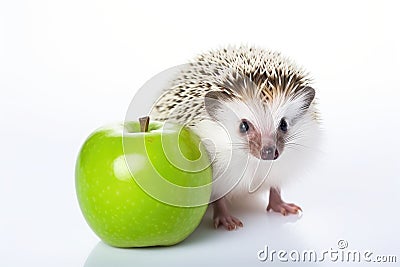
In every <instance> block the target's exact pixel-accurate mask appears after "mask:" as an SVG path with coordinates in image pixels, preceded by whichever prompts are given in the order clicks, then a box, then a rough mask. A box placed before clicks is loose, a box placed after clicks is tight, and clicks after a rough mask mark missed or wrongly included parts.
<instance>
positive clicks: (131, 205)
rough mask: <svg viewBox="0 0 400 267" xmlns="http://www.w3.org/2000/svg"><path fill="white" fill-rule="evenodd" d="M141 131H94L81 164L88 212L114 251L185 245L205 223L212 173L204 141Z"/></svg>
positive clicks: (154, 128) (80, 192) (130, 126)
mask: <svg viewBox="0 0 400 267" xmlns="http://www.w3.org/2000/svg"><path fill="white" fill-rule="evenodd" d="M147 123H148V121H147ZM143 125H144V124H142V122H141V124H140V125H139V123H138V122H129V123H125V124H123V125H119V126H116V127H105V128H102V129H99V130H97V131H95V132H94V133H93V134H92V135H91V136H90V137H89V138H88V139H87V140H86V141H85V143H84V144H83V146H82V149H81V151H80V153H79V156H78V160H77V163H76V173H75V176H76V177H75V179H76V181H75V182H76V192H77V196H78V201H79V204H80V207H81V210H82V213H83V215H84V217H85V219H86V221H87V222H88V224H89V226H90V227H91V228H92V229H93V231H94V232H95V233H96V234H97V235H98V236H99V237H100V238H101V239H102V240H103V241H104V242H106V243H108V244H109V245H112V246H116V247H142V246H156V245H173V244H176V243H178V242H180V241H182V240H184V239H185V238H186V237H187V236H188V235H189V234H191V233H192V232H193V231H194V230H195V228H196V227H197V226H198V224H199V223H200V220H201V218H202V216H203V215H204V212H205V210H206V208H207V202H208V200H209V198H210V194H211V189H210V183H211V177H212V174H211V167H209V166H208V165H209V159H208V157H207V156H206V153H204V152H205V150H204V147H203V146H202V145H201V144H200V143H199V138H198V137H197V136H196V135H194V134H193V133H192V132H190V131H189V130H188V129H186V128H182V129H179V128H176V129H175V130H171V129H170V130H168V131H163V130H162V125H163V124H161V123H157V122H151V123H150V124H149V126H148V129H147V127H146V126H144V127H142V126H143ZM140 128H142V131H141V130H140ZM164 132H166V133H165V134H164ZM199 144H200V145H199ZM166 150H168V151H166ZM164 151H165V152H164ZM182 155H183V157H182ZM176 163H178V165H180V164H181V163H182V166H184V169H183V168H181V167H177V164H176ZM128 166H129V167H130V168H128ZM203 166H205V167H203ZM207 184H208V185H209V186H204V185H207ZM202 185H203V187H202ZM199 188H201V189H200V190H197V189H199ZM196 190H197V191H196ZM145 191H146V192H145ZM167 203H169V204H167Z"/></svg>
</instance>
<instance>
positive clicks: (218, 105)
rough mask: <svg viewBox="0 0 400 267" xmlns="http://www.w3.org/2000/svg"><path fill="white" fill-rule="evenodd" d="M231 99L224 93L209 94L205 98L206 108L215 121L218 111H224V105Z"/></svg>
mask: <svg viewBox="0 0 400 267" xmlns="http://www.w3.org/2000/svg"><path fill="white" fill-rule="evenodd" d="M229 99H230V97H229V95H228V94H227V93H225V92H223V91H211V92H208V93H207V94H206V95H205V97H204V107H205V109H206V111H207V113H208V115H210V117H211V118H213V119H215V118H216V113H217V111H218V110H220V109H222V106H223V105H224V103H225V102H226V101H227V100H229Z"/></svg>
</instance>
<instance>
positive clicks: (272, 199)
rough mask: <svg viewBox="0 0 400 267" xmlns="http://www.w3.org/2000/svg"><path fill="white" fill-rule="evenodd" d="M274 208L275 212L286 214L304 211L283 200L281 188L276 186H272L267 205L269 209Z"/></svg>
mask: <svg viewBox="0 0 400 267" xmlns="http://www.w3.org/2000/svg"><path fill="white" fill-rule="evenodd" d="M270 210H273V211H275V212H279V213H281V214H283V215H284V216H286V215H288V214H298V213H299V212H302V209H301V208H300V207H299V206H297V205H295V204H293V203H286V202H284V201H283V200H282V198H281V194H280V190H279V189H276V188H271V189H270V192H269V203H268V206H267V211H270Z"/></svg>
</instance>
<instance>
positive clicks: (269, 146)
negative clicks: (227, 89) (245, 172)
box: [205, 88, 314, 160]
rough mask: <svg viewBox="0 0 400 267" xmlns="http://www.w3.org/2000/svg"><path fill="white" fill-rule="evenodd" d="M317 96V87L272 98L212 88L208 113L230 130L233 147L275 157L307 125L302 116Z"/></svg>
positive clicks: (257, 155) (259, 157) (254, 153)
mask: <svg viewBox="0 0 400 267" xmlns="http://www.w3.org/2000/svg"><path fill="white" fill-rule="evenodd" d="M313 98H314V89H312V88H310V89H308V90H305V91H304V93H303V94H302V95H299V96H296V97H292V98H282V99H278V98H276V99H275V101H273V102H269V103H267V102H265V101H261V100H260V99H259V98H251V99H238V98H235V97H231V96H228V95H226V94H225V93H224V92H211V93H208V94H207V98H206V101H205V104H206V109H207V111H208V113H209V115H210V116H211V117H212V118H213V119H215V120H217V121H219V122H220V123H222V124H223V125H224V127H225V128H226V129H227V131H228V132H229V134H230V138H231V140H232V144H233V146H232V148H233V149H235V148H240V149H242V150H245V151H246V153H249V154H251V155H252V156H253V157H255V158H257V159H260V160H276V159H278V158H279V157H280V155H281V154H282V153H283V151H284V149H285V146H286V145H287V144H288V143H289V142H291V141H293V139H294V138H297V137H298V136H299V135H300V134H301V132H302V127H304V125H306V123H305V122H304V120H303V118H304V115H305V113H306V111H307V109H308V107H309V106H310V104H311V101H312V100H313Z"/></svg>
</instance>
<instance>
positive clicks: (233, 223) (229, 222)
mask: <svg viewBox="0 0 400 267" xmlns="http://www.w3.org/2000/svg"><path fill="white" fill-rule="evenodd" d="M220 225H222V226H223V227H225V229H226V230H228V231H232V230H236V229H237V228H238V227H243V223H242V222H241V221H240V220H239V219H237V218H236V217H233V216H231V215H228V214H218V215H216V216H214V227H215V228H218V227H219V226H220Z"/></svg>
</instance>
